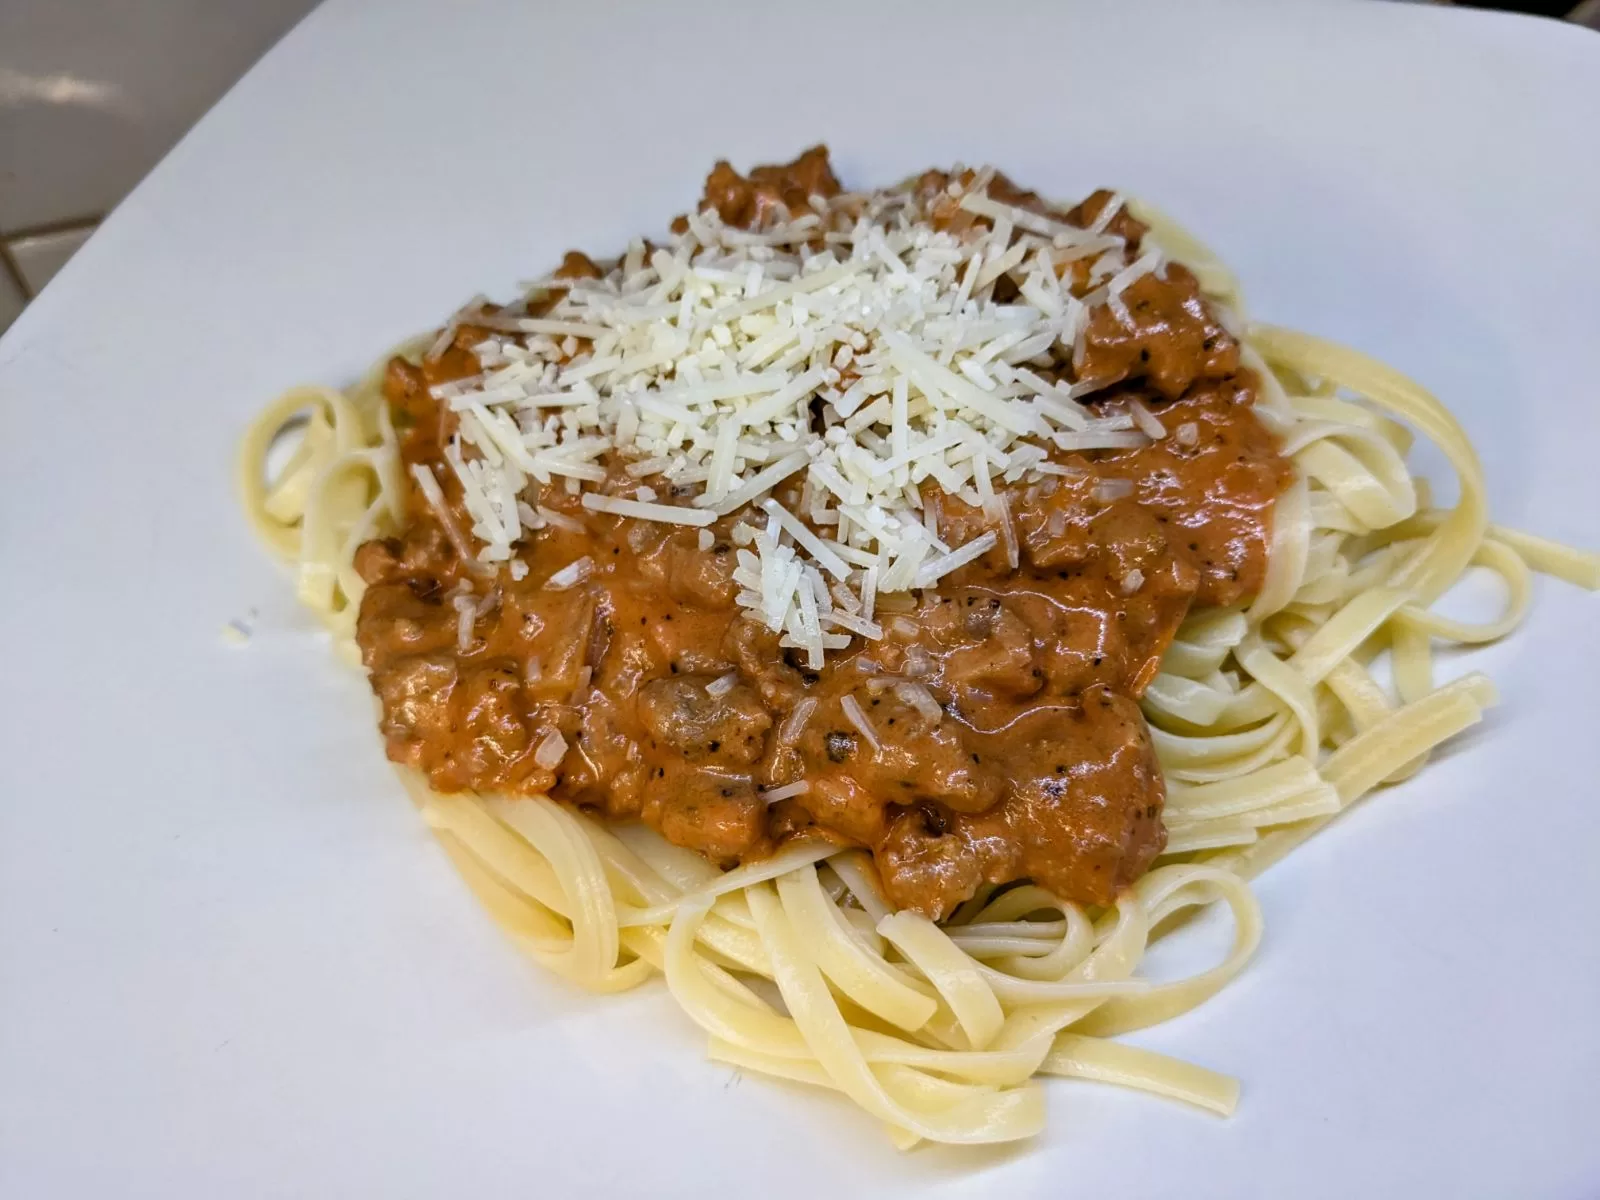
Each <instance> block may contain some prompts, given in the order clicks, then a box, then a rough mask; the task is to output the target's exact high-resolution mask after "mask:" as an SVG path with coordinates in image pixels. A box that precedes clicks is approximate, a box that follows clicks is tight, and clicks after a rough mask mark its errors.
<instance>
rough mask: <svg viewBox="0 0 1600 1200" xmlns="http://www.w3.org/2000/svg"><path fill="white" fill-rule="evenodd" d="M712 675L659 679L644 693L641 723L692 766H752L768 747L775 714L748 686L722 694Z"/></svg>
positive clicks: (646, 686)
mask: <svg viewBox="0 0 1600 1200" xmlns="http://www.w3.org/2000/svg"><path fill="white" fill-rule="evenodd" d="M712 681H713V677H712V676H709V675H679V676H677V677H676V678H671V679H656V680H652V681H651V682H650V683H647V684H645V685H644V687H643V688H641V689H640V690H639V700H638V705H639V720H640V721H641V722H642V723H643V724H644V727H645V728H646V729H647V730H649V732H650V735H651V736H652V737H654V738H655V739H656V741H657V742H658V743H660V744H661V745H662V746H665V747H667V748H669V749H671V750H674V751H676V752H677V753H679V754H681V755H683V757H684V758H686V759H688V760H690V761H691V762H700V761H703V760H708V759H714V760H717V761H721V762H730V763H741V764H749V763H753V762H755V761H756V760H757V759H758V758H760V757H761V753H762V751H763V750H764V749H765V748H766V740H765V739H766V733H767V730H769V729H771V728H772V716H771V715H770V714H769V713H768V712H767V710H766V706H765V705H763V704H762V703H761V697H760V696H758V695H757V694H756V693H755V691H754V690H753V689H751V688H748V687H746V686H744V685H743V684H735V685H734V686H733V687H732V688H731V689H730V690H729V691H727V692H724V693H723V694H722V695H720V696H713V695H712V694H711V693H710V692H708V691H707V690H706V686H707V685H708V684H710V683H711V682H712Z"/></svg>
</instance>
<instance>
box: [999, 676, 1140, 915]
mask: <svg viewBox="0 0 1600 1200" xmlns="http://www.w3.org/2000/svg"><path fill="white" fill-rule="evenodd" d="M1010 732H1011V733H1012V735H1013V739H1014V740H1013V743H1012V745H1013V749H1012V752H1011V753H1010V754H1009V755H1008V762H1007V765H1008V767H1009V768H1010V772H1011V777H1012V780H1013V782H1012V787H1011V791H1010V793H1009V795H1007V797H1006V800H1005V804H1004V805H1003V808H1002V810H1001V812H1000V813H999V814H997V815H998V816H999V817H1001V818H1002V819H1003V822H1004V826H1005V828H1006V829H1007V830H1008V831H1009V832H1010V834H1011V836H1012V838H1013V839H1014V840H1015V841H1016V843H1017V844H1018V845H1019V846H1020V847H1021V850H1022V862H1021V869H1022V870H1023V872H1024V873H1026V874H1027V875H1029V876H1030V877H1031V878H1032V879H1033V880H1034V882H1036V883H1038V884H1039V885H1040V886H1042V887H1044V888H1046V889H1048V890H1049V891H1052V892H1054V893H1055V894H1056V895H1058V896H1060V897H1061V898H1062V899H1064V900H1074V901H1077V902H1079V903H1083V904H1106V903H1109V902H1110V901H1111V900H1113V899H1114V898H1115V897H1116V894H1117V891H1118V890H1119V889H1121V888H1123V887H1125V886H1127V885H1128V884H1130V883H1132V882H1133V881H1134V880H1135V879H1137V878H1138V877H1139V876H1140V875H1142V874H1144V872H1145V869H1146V868H1147V867H1149V865H1150V863H1151V861H1152V860H1153V859H1154V858H1155V856H1156V855H1157V854H1159V853H1160V852H1161V848H1162V846H1164V845H1165V844H1166V832H1165V830H1164V829H1163V828H1162V826H1161V807H1162V802H1163V800H1164V798H1165V795H1166V792H1165V788H1164V786H1163V784H1162V780H1161V771H1160V768H1159V766H1158V764H1157V763H1156V756H1155V749H1154V747H1153V746H1152V745H1151V742H1150V732H1149V729H1148V728H1147V727H1146V725H1145V723H1144V717H1143V716H1142V715H1141V714H1140V712H1139V706H1138V705H1137V704H1136V703H1135V702H1134V701H1132V700H1130V699H1129V698H1128V697H1127V696H1125V695H1122V694H1121V693H1119V692H1114V691H1112V690H1111V689H1110V688H1107V687H1094V688H1091V689H1089V690H1088V691H1086V692H1085V693H1084V696H1083V702H1082V704H1080V705H1077V706H1074V707H1062V708H1039V709H1035V710H1034V711H1033V712H1031V713H1029V714H1027V715H1026V716H1024V717H1022V718H1021V719H1020V720H1019V721H1018V722H1017V725H1016V727H1015V728H1014V729H1012V730H1011V731H1010ZM993 824H994V822H993V821H984V822H979V823H978V825H979V826H980V827H983V828H989V827H992V826H993ZM972 832H973V834H974V835H977V834H978V833H979V832H980V830H979V828H975V829H974V830H973V831H972Z"/></svg>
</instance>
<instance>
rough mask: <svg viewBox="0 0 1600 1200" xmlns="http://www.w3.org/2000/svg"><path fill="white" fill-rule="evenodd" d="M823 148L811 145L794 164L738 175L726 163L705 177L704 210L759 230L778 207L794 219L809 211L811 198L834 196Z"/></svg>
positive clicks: (835, 190) (836, 191)
mask: <svg viewBox="0 0 1600 1200" xmlns="http://www.w3.org/2000/svg"><path fill="white" fill-rule="evenodd" d="M838 194H839V181H838V180H837V179H835V178H834V176H833V169H832V167H831V166H830V165H829V163H828V150H827V147H825V146H813V147H811V149H809V150H807V151H805V152H804V153H802V154H801V155H800V157H799V158H797V159H795V160H794V161H793V162H790V163H784V164H781V165H774V166H763V167H756V168H754V169H753V170H752V171H751V172H750V174H749V175H748V176H745V175H741V174H739V172H737V171H735V170H734V169H733V167H732V166H731V165H730V164H729V163H728V162H727V161H726V160H724V161H722V162H719V163H717V165H716V166H714V167H712V168H711V174H710V175H708V176H707V177H706V190H705V198H704V199H703V200H702V201H701V202H700V207H701V208H703V209H706V208H714V209H716V210H717V212H718V214H720V215H721V217H722V219H723V221H725V222H726V223H727V224H729V225H740V226H745V227H749V228H759V227H760V226H762V225H763V224H765V223H767V222H768V221H770V220H771V219H772V218H773V217H774V216H775V215H777V214H778V210H779V206H780V205H781V206H782V207H783V208H784V209H787V211H788V213H789V215H790V216H791V217H796V216H799V215H801V214H802V213H804V212H807V211H809V209H810V200H811V197H812V196H837V195H838Z"/></svg>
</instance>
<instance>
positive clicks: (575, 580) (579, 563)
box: [544, 554, 594, 592]
mask: <svg viewBox="0 0 1600 1200" xmlns="http://www.w3.org/2000/svg"><path fill="white" fill-rule="evenodd" d="M593 572H594V559H592V558H590V557H589V556H588V555H587V554H585V555H584V556H583V557H582V558H580V559H577V560H575V561H573V562H570V563H568V564H567V565H566V566H564V567H562V568H561V569H560V570H559V571H557V572H556V573H555V574H554V575H552V576H550V578H549V579H546V580H545V581H544V586H545V587H546V588H548V589H549V590H550V591H552V592H564V591H566V590H567V589H568V588H571V587H577V586H578V584H580V583H582V582H583V581H584V580H585V579H587V578H589V576H590V575H591V574H593Z"/></svg>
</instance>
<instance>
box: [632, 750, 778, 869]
mask: <svg viewBox="0 0 1600 1200" xmlns="http://www.w3.org/2000/svg"><path fill="white" fill-rule="evenodd" d="M644 815H645V819H646V820H647V821H649V822H650V823H651V824H652V825H655V826H656V828H658V829H659V830H661V834H662V836H663V837H665V838H666V839H667V841H669V842H671V843H672V844H673V845H675V846H686V847H688V848H689V849H690V850H698V851H699V852H700V853H701V854H704V855H705V856H706V857H707V858H709V859H711V860H712V861H714V862H728V861H730V860H737V859H738V858H739V857H740V856H741V855H744V854H747V853H749V852H750V850H751V849H752V848H754V847H755V846H756V845H757V844H758V843H760V842H761V841H762V839H763V837H764V836H765V833H766V815H767V806H766V804H764V803H763V802H762V800H761V797H760V794H759V793H758V792H757V791H756V785H755V782H754V780H752V779H751V778H750V776H748V775H741V774H736V773H733V772H728V771H719V770H715V769H713V768H708V767H707V768H695V767H679V768H675V769H673V770H666V771H664V773H663V774H661V775H659V776H655V777H652V779H651V780H650V782H649V783H648V784H647V786H646V798H645V806H644Z"/></svg>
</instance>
